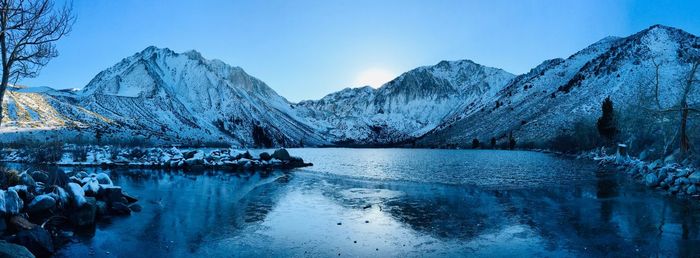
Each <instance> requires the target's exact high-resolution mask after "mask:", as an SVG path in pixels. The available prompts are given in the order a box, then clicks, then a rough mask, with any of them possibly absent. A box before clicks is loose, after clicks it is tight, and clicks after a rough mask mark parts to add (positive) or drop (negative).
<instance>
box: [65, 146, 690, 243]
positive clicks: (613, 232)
mask: <svg viewBox="0 0 700 258" xmlns="http://www.w3.org/2000/svg"><path fill="white" fill-rule="evenodd" d="M290 153H291V154H292V155H296V156H301V157H303V158H304V159H305V160H306V161H309V162H313V163H314V166H313V167H310V168H305V169H297V170H293V171H291V172H288V173H284V172H281V171H276V172H272V173H270V174H269V175H266V176H263V175H261V174H257V173H224V172H220V171H205V172H200V173H194V174H193V173H182V172H166V171H154V170H105V172H108V173H110V174H111V176H112V178H113V179H114V182H115V184H117V185H120V186H122V187H123V188H124V190H125V191H127V192H128V193H130V194H131V195H135V196H138V197H139V203H140V204H141V205H142V206H143V211H142V212H140V213H134V214H132V215H131V216H129V217H114V218H111V219H108V220H106V221H104V222H103V223H100V224H99V225H98V226H97V229H96V230H95V232H94V233H83V234H79V235H78V236H77V237H76V239H75V240H74V241H73V242H72V243H70V244H68V245H67V246H65V247H64V248H63V249H61V250H60V251H59V253H58V254H57V256H58V257H99V256H106V257H239V256H263V257H279V256H321V257H329V256H353V257H356V256H362V257H367V256H372V257H396V256H409V257H416V256H420V257H425V256H428V257H436V256H437V257H440V256H452V257H453V256H474V257H512V256H519V257H531V256H536V257H546V256H549V257H552V256H556V257H562V256H566V257H600V256H610V257H629V256H696V255H698V254H700V240H699V238H700V235H699V233H700V205H698V203H697V201H691V200H683V199H677V198H674V197H668V196H665V195H663V194H662V193H660V192H657V191H654V190H650V189H646V188H645V187H643V186H641V185H640V184H638V183H635V182H633V181H632V180H631V179H629V178H628V177H627V176H626V175H624V174H618V173H615V172H613V171H605V170H600V169H599V168H598V167H597V165H596V164H595V163H593V162H590V161H583V160H572V159H565V158H561V157H557V156H553V155H548V154H543V153H535V152H524V151H491V150H476V151H475V150H422V149H290Z"/></svg>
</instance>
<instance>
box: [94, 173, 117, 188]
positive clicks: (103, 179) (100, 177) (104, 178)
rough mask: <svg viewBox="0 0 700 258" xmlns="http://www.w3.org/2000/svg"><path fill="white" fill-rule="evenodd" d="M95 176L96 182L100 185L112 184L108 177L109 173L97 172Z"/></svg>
mask: <svg viewBox="0 0 700 258" xmlns="http://www.w3.org/2000/svg"><path fill="white" fill-rule="evenodd" d="M95 178H97V182H98V183H99V184H101V185H114V184H113V183H112V179H110V178H109V175H107V174H105V173H99V174H97V175H96V176H95Z"/></svg>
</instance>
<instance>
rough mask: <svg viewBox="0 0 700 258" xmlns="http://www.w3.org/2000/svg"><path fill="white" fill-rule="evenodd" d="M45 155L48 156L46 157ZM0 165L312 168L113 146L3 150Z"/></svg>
mask: <svg viewBox="0 0 700 258" xmlns="http://www.w3.org/2000/svg"><path fill="white" fill-rule="evenodd" d="M46 152H48V153H46ZM0 161H5V162H18V163H43V164H55V165H59V166H104V167H143V168H161V169H201V168H216V169H223V170H234V171H236V170H272V169H292V168H298V167H307V166H312V165H313V164H311V163H305V162H304V160H303V159H302V158H299V157H295V156H291V155H290V154H289V152H288V151H287V150H286V149H278V150H276V151H274V152H273V153H272V154H269V153H267V152H263V153H260V154H259V155H258V157H253V155H251V154H250V152H248V151H245V152H244V151H239V150H235V149H214V150H211V149H208V150H207V149H183V150H181V149H178V148H176V147H172V148H119V147H114V146H76V145H68V144H67V145H63V146H60V147H58V148H57V150H55V151H46V150H44V149H41V150H32V149H5V150H2V158H1V159H0Z"/></svg>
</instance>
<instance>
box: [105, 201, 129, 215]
mask: <svg viewBox="0 0 700 258" xmlns="http://www.w3.org/2000/svg"><path fill="white" fill-rule="evenodd" d="M110 210H111V211H112V213H114V214H117V215H129V214H131V209H129V206H127V205H126V204H124V203H122V202H115V203H112V205H111V207H110Z"/></svg>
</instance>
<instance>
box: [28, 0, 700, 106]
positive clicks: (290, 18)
mask: <svg viewBox="0 0 700 258" xmlns="http://www.w3.org/2000/svg"><path fill="white" fill-rule="evenodd" d="M73 4H74V9H75V13H76V15H77V17H78V20H77V22H76V24H75V26H74V28H73V31H72V33H71V34H70V35H69V36H68V37H66V38H65V39H62V40H61V41H60V42H59V43H58V44H57V47H58V50H59V52H60V56H59V57H57V58H55V59H54V60H52V61H51V62H50V63H49V64H48V65H47V66H46V67H45V68H44V69H43V70H42V72H41V73H40V75H39V76H38V77H37V78H33V79H25V80H22V81H21V83H22V84H26V85H30V86H51V87H54V88H82V87H83V86H84V85H85V84H87V83H88V82H89V81H90V79H92V77H93V76H95V75H96V74H97V73H98V72H100V71H101V70H103V69H106V68H108V67H110V66H111V65H113V64H115V63H117V62H118V61H119V60H121V59H122V58H124V57H127V56H130V55H132V54H134V53H136V52H138V51H141V50H142V49H144V48H146V47H147V46H150V45H154V46H158V47H167V48H170V49H172V50H174V51H177V52H183V51H187V50H191V49H195V50H197V51H199V52H201V53H202V54H203V55H204V57H206V58H210V59H213V58H216V59H221V60H223V61H224V62H226V63H228V64H231V65H234V66H240V67H242V68H243V69H245V70H246V71H247V72H248V73H249V74H251V75H253V76H255V77H258V78H259V79H261V80H263V81H265V82H266V83H267V84H268V85H269V86H270V87H272V88H273V89H275V90H276V91H277V92H278V93H279V94H280V95H282V96H284V97H286V98H287V99H289V100H290V101H299V100H303V99H317V98H320V97H322V96H324V95H326V94H328V93H331V92H334V91H337V90H340V89H342V88H345V87H357V86H362V85H364V84H368V83H374V84H377V85H373V86H380V85H378V84H380V82H382V81H385V80H386V81H388V80H390V79H391V78H392V77H395V76H398V75H400V74H401V73H403V72H405V71H408V70H410V69H412V68H415V67H418V66H423V65H431V64H435V63H437V62H439V61H441V60H458V59H471V60H473V61H475V62H477V63H480V64H483V65H488V66H494V67H499V68H503V69H504V70H506V71H509V72H512V73H516V74H520V73H524V72H527V71H528V70H529V69H530V68H532V67H534V66H536V65H537V64H539V63H540V62H542V61H543V60H545V59H550V58H555V57H567V56H569V55H571V54H573V53H574V52H576V51H578V50H580V49H582V48H584V47H586V46H587V45H589V44H591V43H593V42H595V41H597V40H599V39H601V38H603V37H605V36H609V35H616V36H627V35H630V34H632V33H634V32H637V31H639V30H642V29H644V28H646V27H649V26H651V25H653V24H657V23H660V24H665V25H669V26H674V27H678V28H681V29H684V30H686V31H688V32H691V33H693V34H696V35H699V34H700V15H697V14H696V13H694V12H696V11H698V10H700V1H670V0H667V1H665V0H656V1H627V0H612V1H610V0H608V1H590V0H587V1H562V0H558V1H554V0H552V1H550V0H518V1H516V0H508V1H501V0H490V1H466V0H462V1H444V0H434V1H426V0H420V1H413V0H397V1H384V0H370V1H365V0H353V1H344V0H333V1H323V0H311V1H306V0H293V1H289V0H259V1H232V0H221V1H216V0H215V1H204V0H201V1H187V0H182V1H180V0H120V1H107V0H75V1H74V3H73Z"/></svg>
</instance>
